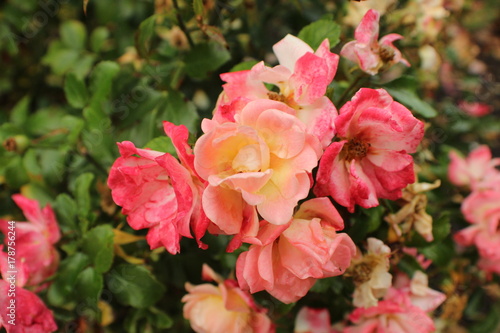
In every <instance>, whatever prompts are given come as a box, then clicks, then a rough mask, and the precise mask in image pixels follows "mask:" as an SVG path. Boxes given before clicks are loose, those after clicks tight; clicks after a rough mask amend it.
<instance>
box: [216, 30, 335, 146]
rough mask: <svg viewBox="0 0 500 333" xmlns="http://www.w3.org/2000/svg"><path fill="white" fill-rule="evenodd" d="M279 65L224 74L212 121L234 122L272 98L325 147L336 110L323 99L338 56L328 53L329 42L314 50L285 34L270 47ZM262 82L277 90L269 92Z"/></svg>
mask: <svg viewBox="0 0 500 333" xmlns="http://www.w3.org/2000/svg"><path fill="white" fill-rule="evenodd" d="M273 51H274V53H275V54H276V57H277V58H278V61H279V63H280V64H279V65H277V66H275V67H272V68H271V67H267V66H265V65H264V62H259V63H258V64H256V65H255V66H253V67H252V69H250V70H245V71H239V72H232V73H225V74H222V75H221V78H222V80H224V81H225V82H227V83H226V84H224V85H223V88H224V92H223V93H222V94H221V96H220V97H219V100H218V103H217V107H216V112H215V115H214V119H215V120H217V121H233V119H234V115H235V114H237V113H238V112H239V111H240V110H241V109H242V108H243V107H244V106H245V105H246V104H247V103H248V102H249V101H252V100H256V99H271V100H275V101H279V102H282V103H284V104H286V105H288V106H289V107H290V108H291V110H290V111H291V112H290V113H291V114H293V115H294V116H296V117H298V118H299V119H300V120H301V121H302V122H304V124H306V128H307V132H308V133H310V134H313V135H315V136H317V137H318V139H319V140H320V142H321V143H322V144H323V145H324V146H326V145H328V143H329V142H330V141H331V139H332V137H333V135H334V127H333V120H334V118H335V117H336V116H337V110H336V108H335V106H334V105H333V103H332V102H331V101H330V99H328V98H327V97H326V96H325V93H326V89H327V87H328V85H329V84H330V83H331V82H332V80H333V77H334V76H335V73H336V72H337V65H338V61H339V56H338V55H336V54H334V53H332V52H330V45H329V42H328V39H325V40H324V41H323V42H322V43H321V45H320V46H319V47H318V49H317V50H316V51H314V50H313V49H312V48H311V47H310V46H309V45H307V44H306V43H305V42H304V41H302V40H300V39H299V38H297V37H295V36H292V35H287V36H285V38H283V39H282V40H281V41H279V42H278V43H276V44H275V45H274V46H273ZM264 83H269V84H273V85H275V86H276V87H277V90H278V91H271V90H268V89H267V87H266V86H265V84H264Z"/></svg>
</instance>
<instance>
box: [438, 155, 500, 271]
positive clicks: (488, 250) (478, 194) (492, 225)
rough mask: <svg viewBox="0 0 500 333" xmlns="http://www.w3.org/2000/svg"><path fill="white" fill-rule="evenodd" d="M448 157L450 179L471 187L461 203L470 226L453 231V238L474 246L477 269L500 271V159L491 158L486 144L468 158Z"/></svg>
mask: <svg viewBox="0 0 500 333" xmlns="http://www.w3.org/2000/svg"><path fill="white" fill-rule="evenodd" d="M450 159H451V163H450V165H449V170H448V177H449V178H450V181H451V182H452V183H453V184H454V185H457V186H466V187H468V188H469V189H470V190H471V193H470V194H469V196H467V198H465V200H464V201H463V202H462V213H463V214H464V216H465V219H466V220H467V222H469V223H471V224H472V225H471V226H470V227H467V228H465V229H463V230H460V231H459V232H458V233H456V234H455V241H456V242H457V243H458V244H460V245H464V246H471V245H475V246H476V247H477V249H478V251H479V255H480V260H479V262H478V266H479V268H480V269H482V270H484V271H485V272H487V273H489V274H491V273H497V274H500V232H499V224H500V171H499V170H498V169H497V168H496V167H497V166H499V165H500V158H492V155H491V151H490V149H489V148H488V147H487V146H479V147H477V148H476V149H474V150H473V151H472V152H471V153H470V154H469V156H467V158H462V157H460V156H459V155H458V154H457V153H455V152H453V151H452V152H451V153H450Z"/></svg>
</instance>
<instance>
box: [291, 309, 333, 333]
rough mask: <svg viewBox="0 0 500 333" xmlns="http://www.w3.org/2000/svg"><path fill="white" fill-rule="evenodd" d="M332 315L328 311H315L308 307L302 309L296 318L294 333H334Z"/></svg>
mask: <svg viewBox="0 0 500 333" xmlns="http://www.w3.org/2000/svg"><path fill="white" fill-rule="evenodd" d="M331 326H332V325H331V324H330V313H329V312H328V310H327V309H313V308H309V307H307V306H305V307H303V308H302V309H300V311H299V313H297V317H295V329H294V331H293V333H333V332H335V331H334V330H333V328H332V327H331Z"/></svg>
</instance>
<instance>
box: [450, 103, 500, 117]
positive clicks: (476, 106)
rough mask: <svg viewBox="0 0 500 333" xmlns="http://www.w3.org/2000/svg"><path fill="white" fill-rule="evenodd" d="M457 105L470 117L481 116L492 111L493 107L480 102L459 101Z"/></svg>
mask: <svg viewBox="0 0 500 333" xmlns="http://www.w3.org/2000/svg"><path fill="white" fill-rule="evenodd" d="M458 107H459V108H460V109H461V110H462V111H464V112H465V113H467V114H468V115H470V116H472V117H482V116H485V115H487V114H489V113H491V112H492V111H493V107H492V106H491V105H488V104H484V103H480V102H467V101H461V102H460V103H458Z"/></svg>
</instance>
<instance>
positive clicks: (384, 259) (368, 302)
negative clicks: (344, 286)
mask: <svg viewBox="0 0 500 333" xmlns="http://www.w3.org/2000/svg"><path fill="white" fill-rule="evenodd" d="M367 241H368V251H367V253H366V254H365V255H363V256H361V255H358V257H357V258H354V259H353V260H352V262H351V266H350V267H349V269H348V270H347V273H346V275H347V276H350V277H352V278H353V280H354V283H355V285H356V289H355V290H354V295H353V304H354V306H356V307H365V308H368V307H371V306H376V305H377V303H378V299H379V298H381V297H384V296H385V294H386V292H387V289H388V288H389V287H390V286H391V283H392V275H391V274H390V273H389V256H390V255H391V249H390V248H389V247H388V246H387V245H385V244H384V243H383V242H382V241H381V240H378V239H376V238H372V237H370V238H368V240H367Z"/></svg>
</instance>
